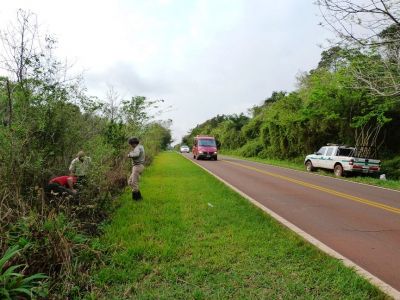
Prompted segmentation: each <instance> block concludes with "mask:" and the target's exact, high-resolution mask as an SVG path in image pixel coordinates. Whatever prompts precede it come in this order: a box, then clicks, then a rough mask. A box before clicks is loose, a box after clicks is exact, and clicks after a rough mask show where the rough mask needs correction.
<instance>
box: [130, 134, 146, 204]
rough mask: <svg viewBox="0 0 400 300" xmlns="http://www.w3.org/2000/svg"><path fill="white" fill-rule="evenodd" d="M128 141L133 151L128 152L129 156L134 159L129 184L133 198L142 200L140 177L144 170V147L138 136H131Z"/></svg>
mask: <svg viewBox="0 0 400 300" xmlns="http://www.w3.org/2000/svg"><path fill="white" fill-rule="evenodd" d="M128 143H129V145H131V147H132V151H131V152H129V154H128V157H129V158H131V159H132V174H131V176H130V177H129V179H128V184H129V186H130V187H131V188H132V199H133V200H140V199H142V194H141V193H140V190H139V177H140V174H141V173H142V172H143V170H144V160H145V153H144V147H143V146H142V145H141V144H139V139H138V138H136V137H131V138H130V139H129V140H128Z"/></svg>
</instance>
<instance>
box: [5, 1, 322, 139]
mask: <svg viewBox="0 0 400 300" xmlns="http://www.w3.org/2000/svg"><path fill="white" fill-rule="evenodd" d="M17 8H24V9H30V10H32V11H33V12H35V13H36V14H37V15H38V18H39V23H40V24H41V27H42V30H45V31H50V32H52V33H54V34H55V36H56V37H57V38H58V40H59V50H58V54H59V56H60V57H68V58H69V60H72V61H75V62H76V63H75V69H76V70H86V71H85V74H86V82H87V85H88V89H89V92H90V93H93V94H97V95H98V96H101V95H104V94H105V93H106V90H107V85H110V84H111V85H113V86H114V87H116V88H117V89H118V90H119V93H120V94H121V95H127V96H128V95H129V96H130V95H145V96H148V97H149V98H156V99H160V98H162V99H165V100H166V102H167V103H168V104H171V105H173V109H172V111H170V112H169V113H167V114H165V117H166V118H172V119H173V120H174V125H173V130H174V136H175V138H178V139H179V138H180V137H181V136H182V134H184V133H186V132H187V131H188V130H189V128H190V127H194V126H195V125H196V124H198V123H200V122H203V121H205V120H206V119H208V118H210V117H213V116H215V115H217V114H223V113H234V112H237V113H239V112H244V111H246V110H247V108H249V107H251V106H252V105H254V104H257V103H259V102H261V101H262V100H263V99H264V98H266V97H268V96H269V95H270V94H271V92H272V91H273V90H282V89H283V90H291V89H293V88H294V86H295V75H296V74H297V73H298V72H299V70H308V69H310V68H312V67H314V66H315V65H316V63H317V61H318V59H319V53H320V51H321V50H320V49H319V48H318V47H317V44H319V43H322V42H323V41H324V40H325V38H326V37H327V32H324V31H322V29H320V28H319V27H318V26H317V23H318V21H319V19H318V18H317V17H316V16H315V14H316V12H317V8H316V7H315V6H314V5H313V4H312V3H311V1H298V0H282V1H272V0H252V1H247V0H217V1H215V0H191V1H187V0H157V1H156V0H154V1H146V0H134V1H133V0H132V1H130V0H125V1H123V0H119V1H112V0H109V1H94V0H90V1H88V0H87V1H78V0H70V1H54V0H53V1H51V0H41V1H29V0H14V1H12V2H11V1H8V2H5V3H3V4H2V9H1V11H0V26H1V27H3V26H4V25H5V23H6V21H7V22H8V21H9V20H12V19H13V18H14V16H15V12H16V9H17Z"/></svg>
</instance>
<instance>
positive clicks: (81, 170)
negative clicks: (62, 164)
mask: <svg viewBox="0 0 400 300" xmlns="http://www.w3.org/2000/svg"><path fill="white" fill-rule="evenodd" d="M90 162H91V158H90V157H89V156H86V155H85V152H83V151H79V152H78V154H77V156H76V157H75V158H74V159H73V160H72V162H71V165H70V166H69V172H70V175H71V176H76V177H78V184H81V185H84V184H85V182H86V175H87V172H88V170H89V165H90Z"/></svg>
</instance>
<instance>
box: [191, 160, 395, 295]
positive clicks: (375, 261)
mask: <svg viewBox="0 0 400 300" xmlns="http://www.w3.org/2000/svg"><path fill="white" fill-rule="evenodd" d="M187 157H189V158H190V159H192V157H191V155H189V154H188V155H187ZM196 162H197V163H199V164H200V165H201V166H203V167H205V168H206V169H208V170H209V171H211V172H212V173H214V174H216V175H217V176H219V177H221V178H222V179H224V180H225V181H227V182H228V183H230V184H231V185H233V186H234V187H236V188H238V189H239V190H241V191H242V192H244V193H245V194H247V195H248V196H250V197H252V198H253V199H255V200H256V201H258V202H260V203H261V204H262V205H264V206H265V207H267V208H269V209H270V210H272V211H273V212H275V213H277V214H278V215H280V216H281V217H283V218H285V219H286V220H288V221H289V222H291V223H293V224H294V225H296V226H297V227H299V228H300V229H302V230H303V231H305V232H306V233H308V234H310V235H311V236H313V237H315V238H316V239H318V240H319V241H321V242H323V243H324V244H326V245H328V246H329V247H331V248H332V249H334V250H335V251H337V252H338V253H340V254H341V255H343V256H344V257H346V258H348V259H350V260H351V261H353V262H354V263H356V264H357V265H359V266H361V267H362V268H364V269H365V270H367V271H368V272H370V273H371V274H373V275H375V276H376V277H378V278H379V279H381V280H383V281H384V282H385V283H387V284H389V285H391V286H392V287H393V288H395V289H397V290H398V291H400V192H398V191H393V190H388V189H382V188H378V187H373V186H368V185H363V184H357V183H352V182H348V181H345V180H340V179H335V178H331V177H326V176H319V175H316V174H312V173H306V172H300V171H295V170H290V169H285V168H279V167H274V166H270V165H264V164H260V163H254V162H249V161H243V160H238V159H232V158H228V157H222V159H220V160H219V161H196Z"/></svg>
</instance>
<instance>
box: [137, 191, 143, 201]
mask: <svg viewBox="0 0 400 300" xmlns="http://www.w3.org/2000/svg"><path fill="white" fill-rule="evenodd" d="M137 193H138V200H142V199H143V197H142V193H141V192H140V191H138V192H137Z"/></svg>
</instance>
